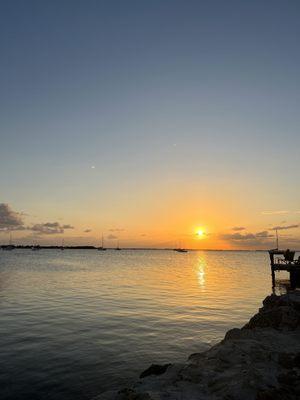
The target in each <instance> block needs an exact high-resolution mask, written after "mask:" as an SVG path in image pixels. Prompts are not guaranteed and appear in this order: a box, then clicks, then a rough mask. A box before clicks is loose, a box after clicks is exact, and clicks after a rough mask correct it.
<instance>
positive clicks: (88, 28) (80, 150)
mask: <svg viewBox="0 0 300 400" xmlns="http://www.w3.org/2000/svg"><path fill="white" fill-rule="evenodd" d="M299 14H300V4H299V2H298V1H296V0H295V1H292V0H289V1H285V2H284V1H277V0H273V1H270V0H269V1H266V0H259V1H255V0H253V1H251V2H250V1H249V2H247V1H240V0H239V1H231V0H228V1H226V2H225V1H214V0H213V1H200V0H197V1H196V0H195V1H194V0H181V1H177V0H172V1H171V0H160V1H156V0H152V1H151V2H150V1H141V0H139V1H131V0H128V1H120V0H119V1H114V0H111V1H100V0H99V1H94V0H85V1H83V0H82V1H76V0H72V1H67V0H59V1H58V0H52V1H48V2H42V1H32V0H27V1H26V2H24V1H21V0H13V1H6V2H0V54H1V61H0V88H1V90H0V171H1V173H0V188H1V190H0V203H1V204H0V241H1V242H3V243H5V242H7V240H8V236H9V235H8V232H9V231H13V239H14V241H15V242H16V243H33V242H35V243H41V244H53V243H60V242H61V238H62V237H64V238H65V242H66V243H68V244H93V245H94V244H97V243H99V238H100V237H101V235H102V233H103V234H104V237H105V240H106V244H107V245H111V246H113V245H115V244H116V242H117V240H119V241H120V242H121V245H122V246H137V247H147V246H149V247H174V246H175V245H182V246H186V247H190V248H208V249H216V248H220V249H257V248H270V247H274V243H275V240H274V232H275V231H274V228H275V227H279V231H278V232H279V234H280V240H281V243H282V246H286V247H291V248H295V247H298V248H300V229H299V226H298V224H299V223H300V202H299V200H300V185H299V178H300V168H299V164H300V158H299V145H300V134H299V122H300V113H299V100H300V90H299V89H300V80H299V70H300V53H299V51H298V47H299V43H298V41H299V37H300V24H299ZM199 231H202V232H203V234H202V235H197V234H196V233H197V232H199Z"/></svg>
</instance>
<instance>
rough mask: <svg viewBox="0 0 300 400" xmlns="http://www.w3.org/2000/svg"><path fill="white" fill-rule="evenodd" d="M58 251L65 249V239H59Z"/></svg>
mask: <svg viewBox="0 0 300 400" xmlns="http://www.w3.org/2000/svg"><path fill="white" fill-rule="evenodd" d="M60 249H61V250H64V249H65V239H64V238H62V239H61V246H60Z"/></svg>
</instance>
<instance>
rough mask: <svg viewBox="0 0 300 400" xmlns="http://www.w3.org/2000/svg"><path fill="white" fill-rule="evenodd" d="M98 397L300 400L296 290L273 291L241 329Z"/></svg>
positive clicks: (103, 399) (298, 297)
mask: <svg viewBox="0 0 300 400" xmlns="http://www.w3.org/2000/svg"><path fill="white" fill-rule="evenodd" d="M96 399H97V400H167V399H169V400H208V399H209V400H219V399H224V400H271V399H272V400H282V399H286V400H296V399H300V291H293V292H290V293H288V294H285V295H281V296H276V295H271V296H268V297H266V299H265V300H264V301H263V307H262V308H261V309H260V310H259V312H258V313H257V314H256V315H254V316H253V317H252V318H251V319H250V321H249V322H248V323H247V324H246V325H245V326H244V327H243V328H241V329H237V328H235V329H232V330H230V331H228V332H227V333H226V335H225V338H224V339H223V340H222V341H221V342H220V343H218V344H217V345H215V346H213V347H211V348H210V349H209V350H207V351H205V352H202V353H196V354H192V355H191V356H190V357H189V358H188V360H187V362H186V363H184V364H166V365H152V366H150V367H149V368H148V369H147V370H145V371H144V372H143V373H142V374H141V376H140V380H139V381H138V382H136V383H135V384H134V385H133V386H132V387H130V388H124V389H122V390H120V391H118V392H105V393H103V394H101V395H100V396H97V398H96Z"/></svg>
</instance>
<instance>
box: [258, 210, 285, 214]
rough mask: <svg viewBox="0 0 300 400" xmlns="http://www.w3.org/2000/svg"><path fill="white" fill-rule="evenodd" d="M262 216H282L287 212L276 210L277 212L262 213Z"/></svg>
mask: <svg viewBox="0 0 300 400" xmlns="http://www.w3.org/2000/svg"><path fill="white" fill-rule="evenodd" d="M261 213H262V215H282V214H288V213H289V211H287V210H278V211H262V212H261Z"/></svg>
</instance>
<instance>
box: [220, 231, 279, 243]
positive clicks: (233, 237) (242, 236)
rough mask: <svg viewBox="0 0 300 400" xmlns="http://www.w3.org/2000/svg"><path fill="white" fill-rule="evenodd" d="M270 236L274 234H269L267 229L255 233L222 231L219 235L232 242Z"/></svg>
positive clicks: (255, 239)
mask: <svg viewBox="0 0 300 400" xmlns="http://www.w3.org/2000/svg"><path fill="white" fill-rule="evenodd" d="M272 237H274V235H272V234H269V232H268V231H262V232H257V233H224V234H221V235H220V238H221V239H223V240H229V241H234V242H242V241H257V240H258V239H259V240H261V239H268V238H272Z"/></svg>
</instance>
